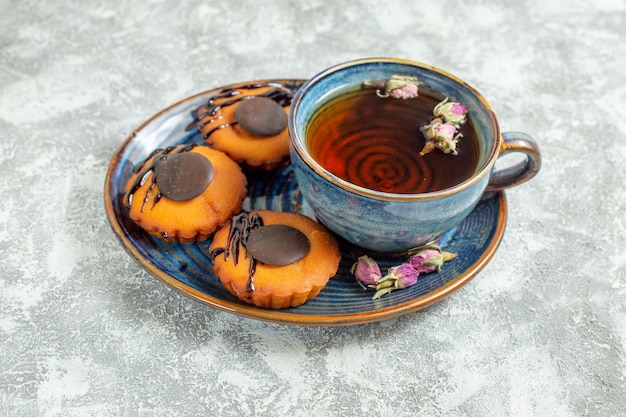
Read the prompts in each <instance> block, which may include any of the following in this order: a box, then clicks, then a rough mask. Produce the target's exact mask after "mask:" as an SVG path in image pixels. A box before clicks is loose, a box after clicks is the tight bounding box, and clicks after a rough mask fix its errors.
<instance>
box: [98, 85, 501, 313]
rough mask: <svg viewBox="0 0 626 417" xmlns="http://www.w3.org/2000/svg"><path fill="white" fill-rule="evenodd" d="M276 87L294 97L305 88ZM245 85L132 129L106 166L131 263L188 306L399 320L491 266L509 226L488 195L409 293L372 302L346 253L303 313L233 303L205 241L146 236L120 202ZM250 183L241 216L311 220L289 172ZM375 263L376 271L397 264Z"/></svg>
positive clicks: (118, 229) (199, 98)
mask: <svg viewBox="0 0 626 417" xmlns="http://www.w3.org/2000/svg"><path fill="white" fill-rule="evenodd" d="M276 81H277V82H280V83H282V84H283V85H285V86H287V87H288V88H290V89H292V90H293V91H294V92H295V91H296V90H297V89H298V88H299V87H300V86H301V85H302V83H303V82H304V80H276ZM255 82H267V80H263V81H255ZM245 84H250V83H249V82H248V83H241V84H235V85H229V86H226V87H220V88H217V89H214V90H209V91H206V92H203V93H200V94H198V95H195V96H193V97H189V98H187V99H185V100H182V101H180V102H178V103H176V104H174V105H172V106H170V107H168V108H166V109H164V110H162V111H161V112H159V113H157V114H156V115H154V116H153V117H152V118H150V119H148V120H147V121H146V122H145V123H143V124H142V125H141V126H140V127H139V128H137V130H135V131H134V132H133V133H132V134H131V135H130V136H129V137H128V138H127V139H126V140H125V141H124V143H123V144H122V146H121V147H120V148H119V150H118V151H117V152H116V153H115V155H114V156H113V158H112V160H111V163H110V166H109V170H108V173H107V177H106V182H105V189H104V202H105V208H106V214H107V217H108V219H109V222H110V223H111V226H112V228H113V231H114V233H115V234H116V235H117V237H118V239H119V240H120V242H121V243H122V245H123V247H124V248H125V249H126V251H127V252H128V253H129V254H130V255H131V256H132V258H133V259H135V261H137V263H139V265H141V266H142V267H143V268H145V269H146V270H147V271H148V272H149V273H150V274H152V275H153V276H154V277H156V278H157V279H158V280H160V281H161V282H162V283H164V284H166V285H167V286H169V287H171V288H173V289H175V290H177V291H179V292H181V293H182V294H184V295H186V296H188V297H189V298H191V299H194V300H196V301H199V302H202V303H204V304H207V305H209V306H212V307H215V308H217V309H220V310H223V311H226V312H230V313H234V314H238V315H241V316H245V317H249V318H254V319H260V320H267V321H272V322H277V323H284V324H297V325H350V324H360V323H367V322H374V321H379V320H385V319H390V318H394V317H399V316H401V315H404V314H406V313H409V312H412V311H415V310H419V309H421V308H424V307H426V306H429V305H431V304H433V303H435V302H437V301H439V300H441V299H442V298H444V297H446V296H448V295H450V294H452V293H453V292H455V291H456V290H458V289H459V288H461V287H462V286H463V285H465V284H466V283H467V282H469V281H470V280H471V279H472V278H473V277H474V276H476V274H477V273H478V272H479V271H480V270H481V269H482V268H483V267H484V266H485V265H486V264H487V263H488V262H489V261H490V260H491V258H492V257H493V255H494V253H495V252H496V249H497V247H498V245H499V243H500V240H501V238H502V236H503V234H504V229H505V226H506V217H507V204H506V198H505V195H504V193H502V192H500V193H493V194H487V195H485V196H484V197H483V199H482V200H481V201H480V203H479V204H478V206H477V207H476V208H475V209H474V211H473V212H472V213H471V214H470V215H469V216H468V217H467V218H466V219H465V220H464V221H463V223H462V224H461V225H460V226H459V227H458V228H456V229H455V230H454V231H452V232H450V233H448V234H447V235H446V236H444V238H443V239H442V240H441V241H440V243H439V244H440V246H441V247H442V248H443V249H444V250H446V251H449V252H456V253H458V257H457V258H456V259H454V260H452V261H450V262H447V263H446V264H445V265H444V266H443V268H442V270H441V272H439V273H432V274H428V275H423V276H421V277H420V279H419V281H418V283H417V284H416V285H414V286H412V287H410V288H408V289H404V290H398V291H395V292H393V293H391V294H388V295H385V296H383V297H382V298H380V299H377V300H372V299H371V297H372V294H373V293H372V292H371V291H365V290H363V289H362V288H361V287H360V286H359V285H357V284H356V282H355V281H354V278H353V276H352V275H351V274H350V272H349V270H350V266H351V265H352V263H353V262H354V259H355V256H356V255H353V254H351V253H350V252H349V251H348V250H344V251H343V259H342V261H341V264H340V268H339V271H338V273H337V275H336V276H335V277H334V278H332V279H331V280H330V281H329V283H328V285H327V286H326V288H325V289H324V290H322V292H320V294H319V295H318V296H317V297H316V298H314V299H313V300H310V301H309V302H307V303H306V304H304V305H302V306H300V307H297V308H291V309H286V310H268V309H260V308H256V307H254V306H251V305H248V304H245V303H243V302H240V301H239V300H237V299H236V298H235V297H233V296H232V295H231V294H230V293H228V292H227V291H226V289H225V288H224V287H223V286H222V284H221V283H220V282H219V280H218V279H217V277H216V276H215V275H214V274H213V271H212V264H211V259H210V257H209V255H208V248H209V245H210V241H207V242H203V243H198V244H178V243H170V242H166V241H164V240H161V239H158V238H156V237H153V236H151V235H149V234H147V233H145V232H144V231H143V230H142V229H141V228H139V227H138V226H136V225H135V224H134V223H133V222H132V221H130V220H129V218H128V211H127V209H126V208H125V207H124V206H123V204H122V194H123V192H124V186H125V184H126V182H127V180H128V178H129V177H130V175H131V173H132V170H133V168H134V167H135V166H137V165H138V164H141V163H142V162H143V160H144V159H145V158H146V157H147V156H148V155H149V154H150V153H151V152H152V151H154V150H155V149H158V148H162V147H167V146H171V145H177V144H181V143H195V144H202V143H203V142H202V138H201V137H200V135H199V134H198V133H197V132H196V130H195V128H194V127H193V122H194V117H195V115H196V112H197V110H198V109H200V108H201V107H202V106H204V105H205V104H206V102H207V100H208V99H209V98H211V97H212V96H214V95H216V94H217V93H218V92H219V91H220V90H222V89H223V88H237V86H240V85H245ZM248 181H249V185H248V189H249V190H248V197H247V199H246V201H245V202H244V209H245V210H251V209H269V210H277V211H288V212H298V213H302V214H305V215H308V216H310V217H313V215H312V213H311V211H310V208H309V207H308V205H307V204H306V203H305V202H304V201H303V199H302V196H301V195H300V193H299V190H298V184H297V183H296V181H295V179H294V176H293V171H292V169H291V166H289V165H287V166H286V167H284V168H282V169H279V170H276V171H273V172H269V173H264V174H254V175H250V174H249V175H248ZM376 260H377V261H379V263H380V264H381V268H384V267H387V266H392V265H394V264H398V263H400V262H401V261H402V260H398V259H381V258H376Z"/></svg>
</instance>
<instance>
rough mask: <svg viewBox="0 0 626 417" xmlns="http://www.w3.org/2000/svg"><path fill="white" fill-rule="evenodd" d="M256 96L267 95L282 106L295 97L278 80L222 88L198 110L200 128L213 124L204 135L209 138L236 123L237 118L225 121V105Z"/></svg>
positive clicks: (266, 96) (197, 123)
mask: <svg viewBox="0 0 626 417" xmlns="http://www.w3.org/2000/svg"><path fill="white" fill-rule="evenodd" d="M267 87H271V88H270V89H269V90H267V91H264V92H261V93H259V94H255V95H244V93H243V91H245V90H256V89H262V88H267ZM255 97H265V98H268V99H271V100H273V101H274V102H275V103H277V104H278V105H279V106H281V107H286V106H289V105H291V100H292V99H293V93H292V92H291V91H289V90H288V89H287V88H286V87H284V86H283V85H282V84H280V83H277V82H268V83H254V84H246V85H242V86H240V87H238V88H224V89H222V90H220V91H219V92H218V93H217V94H216V95H215V96H214V97H212V98H210V99H209V101H208V102H207V104H206V106H204V107H203V108H202V109H200V110H199V111H198V116H197V120H198V121H197V122H196V127H197V129H198V130H203V129H204V128H205V127H207V126H208V125H213V124H215V126H213V127H212V128H211V129H209V130H208V131H206V132H204V133H203V135H202V137H203V138H204V139H207V138H208V137H209V136H211V135H212V134H213V133H214V132H216V131H217V130H219V129H224V128H226V127H230V126H233V125H236V124H237V123H238V121H237V120H233V121H230V122H223V118H224V116H223V115H222V114H221V110H222V109H223V108H225V107H228V106H232V105H234V104H237V103H239V102H240V101H242V100H248V99H251V98H255Z"/></svg>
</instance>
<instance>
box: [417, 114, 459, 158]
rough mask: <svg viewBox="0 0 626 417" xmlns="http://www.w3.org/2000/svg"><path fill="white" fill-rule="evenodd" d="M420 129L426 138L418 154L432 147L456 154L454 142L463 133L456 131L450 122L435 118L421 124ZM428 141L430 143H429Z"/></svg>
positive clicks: (428, 150)
mask: <svg viewBox="0 0 626 417" xmlns="http://www.w3.org/2000/svg"><path fill="white" fill-rule="evenodd" d="M420 130H421V131H422V134H423V135H424V137H425V138H426V145H425V146H424V148H423V149H422V151H421V152H420V155H422V156H423V155H426V154H427V153H428V152H430V151H432V150H433V149H434V148H438V149H440V150H441V151H443V153H451V154H452V155H457V151H456V144H457V142H458V141H459V138H460V137H461V136H463V135H462V134H461V133H457V130H456V126H454V125H453V124H452V123H442V119H440V118H435V119H433V120H432V121H431V122H430V124H428V125H426V126H423V127H422V128H421V129H420ZM429 142H432V143H430V144H429Z"/></svg>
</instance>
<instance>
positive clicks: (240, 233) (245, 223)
mask: <svg viewBox="0 0 626 417" xmlns="http://www.w3.org/2000/svg"><path fill="white" fill-rule="evenodd" d="M261 226H263V219H262V218H261V216H259V215H258V214H254V215H252V216H250V215H249V213H247V212H243V213H241V214H239V215H237V216H235V217H233V219H232V222H231V225H230V232H229V233H228V245H227V246H226V247H222V248H216V249H214V250H213V251H211V259H215V258H216V257H218V256H219V255H220V254H223V255H224V260H225V261H228V258H229V257H231V256H232V260H233V262H234V264H235V266H237V265H239V245H241V246H242V247H243V248H244V250H245V254H244V257H245V259H248V258H250V267H249V268H248V284H247V286H246V290H247V291H248V292H252V291H254V272H255V270H256V263H257V261H256V260H255V259H254V258H252V257H251V256H250V254H249V252H248V236H250V232H251V231H252V230H254V229H256V228H258V227H261Z"/></svg>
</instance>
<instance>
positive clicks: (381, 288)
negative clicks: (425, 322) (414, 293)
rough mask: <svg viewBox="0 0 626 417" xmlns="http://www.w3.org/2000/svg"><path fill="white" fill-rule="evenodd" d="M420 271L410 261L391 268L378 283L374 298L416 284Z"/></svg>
mask: <svg viewBox="0 0 626 417" xmlns="http://www.w3.org/2000/svg"><path fill="white" fill-rule="evenodd" d="M419 275H420V273H419V271H418V270H416V269H415V268H413V267H412V266H411V264H409V263H403V264H401V265H398V266H393V267H391V268H389V271H388V273H387V275H386V276H385V277H384V278H382V279H380V280H379V281H378V283H377V284H376V293H375V294H374V296H373V297H372V299H376V298H380V297H382V296H383V295H385V294H389V293H390V292H391V291H393V290H397V289H402V288H407V287H410V286H411V285H415V283H416V282H417V278H418V277H419Z"/></svg>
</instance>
